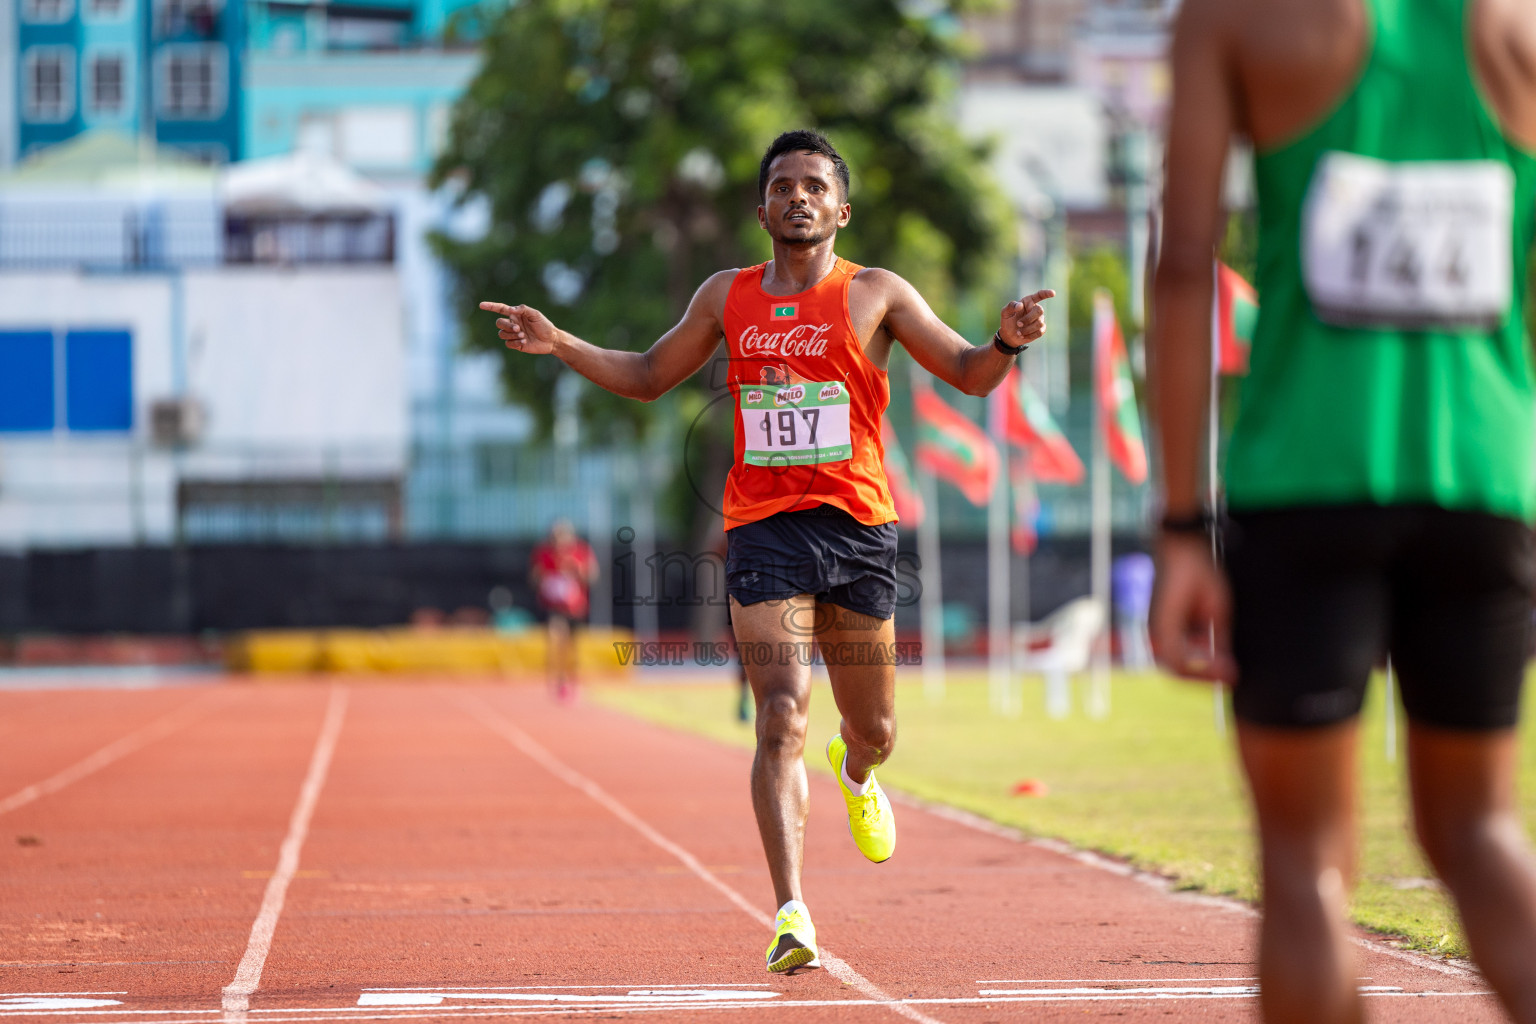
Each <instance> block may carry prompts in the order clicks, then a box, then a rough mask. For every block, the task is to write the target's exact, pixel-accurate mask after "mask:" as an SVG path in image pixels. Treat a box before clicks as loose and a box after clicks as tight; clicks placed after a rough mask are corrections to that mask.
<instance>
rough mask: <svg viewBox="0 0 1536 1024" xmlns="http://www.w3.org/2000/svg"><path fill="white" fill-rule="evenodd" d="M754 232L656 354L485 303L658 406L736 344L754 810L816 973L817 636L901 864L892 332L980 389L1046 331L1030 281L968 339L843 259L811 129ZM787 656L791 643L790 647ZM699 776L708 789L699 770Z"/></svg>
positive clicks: (879, 843) (835, 167) (735, 512)
mask: <svg viewBox="0 0 1536 1024" xmlns="http://www.w3.org/2000/svg"><path fill="white" fill-rule="evenodd" d="M758 191H759V195H760V196H761V201H762V205H761V206H759V207H758V210H757V217H758V223H759V224H760V225H761V226H762V228H763V230H765V231H767V232H768V234H769V236H770V237H771V238H772V239H773V259H772V260H770V261H769V262H767V263H765V264H762V265H761V266H756V267H751V268H748V269H746V270H723V271H720V272H719V273H717V274H715V275H714V276H712V277H711V278H710V279H709V280H708V281H706V282H705V283H704V285H703V287H701V288H700V289H699V290H698V292H697V293H695V294H694V297H693V301H692V302H691V303H690V304H689V306H688V312H687V313H686V314H685V315H684V316H683V319H682V322H681V323H679V324H678V325H677V326H676V327H674V328H672V330H670V331H668V332H667V333H666V334H665V335H664V336H663V337H662V338H661V340H660V341H658V342H656V344H654V345H652V346H651V348H650V349H649V350H648V351H646V352H615V351H610V350H608V349H602V348H598V347H596V346H594V345H590V344H588V343H587V342H585V341H582V340H581V339H579V338H575V337H573V336H572V335H570V334H568V333H567V332H565V331H562V330H560V329H559V328H558V327H556V326H555V325H554V324H552V323H550V321H549V320H548V318H546V317H545V316H544V314H542V313H540V312H539V311H538V310H536V309H532V308H530V307H528V306H507V305H503V304H502V303H499V302H482V303H481V304H480V308H481V309H484V310H489V311H491V312H494V313H499V314H500V315H501V317H502V318H501V319H499V320H497V321H496V326H497V327H498V328H499V330H500V334H501V337H502V339H503V340H504V341H505V342H506V343H507V346H508V347H509V348H513V349H516V350H518V351H519V352H526V353H528V354H530V355H545V354H553V355H555V356H556V357H557V358H558V359H560V360H562V361H563V362H564V363H565V364H566V365H567V366H570V367H571V368H572V369H574V370H576V371H577V372H578V373H580V374H581V375H582V376H584V377H586V378H587V379H588V380H591V381H593V382H594V383H596V384H598V385H600V386H601V387H604V388H607V389H608V390H609V391H612V392H614V393H615V394H618V395H624V396H627V397H630V398H638V399H640V400H642V401H651V400H653V399H656V398H659V397H660V396H662V395H664V394H666V393H667V391H669V390H671V389H672V388H673V387H675V386H676V385H677V384H678V383H680V382H681V381H682V380H683V379H684V378H686V377H688V376H690V375H692V374H693V373H694V372H696V371H697V370H698V369H699V368H701V367H702V366H703V365H704V364H705V363H706V362H708V361H709V359H710V357H711V356H712V355H714V353H715V350H716V349H717V348H718V347H719V345H720V340H721V338H722V337H723V338H724V339H725V342H726V345H727V349H728V351H729V353H730V370H729V375H728V383H729V387H730V393H731V398H732V399H733V405H734V407H735V410H736V414H737V415H736V442H735V455H736V462H735V465H734V466H732V468H731V472H730V476H729V477H728V478H727V481H726V485H725V505H724V511H725V525H726V530H727V533H726V538H727V554H726V570H725V572H726V590H727V592H728V594H729V597H730V608H731V622H732V628H733V629H734V630H735V633H736V642H737V648H738V650H739V651H740V652H741V654H742V655H743V664H744V666H745V668H746V670H747V677H748V681H749V682H750V683H751V685H752V692H753V695H754V697H755V698H756V701H757V757H756V759H755V760H754V761H753V764H752V803H753V806H754V808H755V809H756V811H757V825H758V831H759V832H760V833H761V835H762V840H763V849H764V852H765V853H766V854H767V857H768V870H769V874H770V875H771V876H772V877H773V888H774V892H775V894H776V898H777V900H778V902H779V904H780V908H779V914H778V921H777V928H776V933H775V935H774V939H773V942H772V944H771V945H769V947H768V952H767V964H768V970H770V971H775V972H779V971H792V970H794V969H796V968H799V967H815V966H818V961H817V956H816V930H815V928H814V927H813V926H812V924H811V917H810V911H809V910H807V908H806V906H805V904H804V903H803V902H802V901H801V890H800V866H801V861H802V859H803V855H804V847H805V818H806V804H807V799H808V793H807V785H806V777H805V765H804V762H803V761H802V759H801V754H802V752H803V750H804V748H805V732H806V713H807V706H808V703H809V700H810V695H811V668H810V658H809V657H802V654H805V655H808V654H809V653H810V651H811V645H812V643H813V642H814V643H815V644H817V645H819V647H820V651H821V653H822V657H823V658H824V659H825V661H826V664H827V674H828V676H829V677H830V678H831V682H832V695H833V699H835V700H836V701H837V707H838V710H839V711H841V712H842V716H843V721H842V728H841V729H840V730H839V732H838V735H836V736H833V737H832V740H831V742H830V743H829V744H828V745H827V756H828V760H830V761H831V763H832V768H833V771H835V772H836V773H837V776H838V781H839V785H840V786H841V787H842V790H843V798H844V801H845V803H846V804H847V807H848V827H849V830H850V831H851V832H852V833H853V838H854V842H855V843H856V844H857V845H858V847H859V849H860V850H861V851H862V852H863V853H864V855H865V856H866V857H868V858H869V859H870V860H872V861H876V862H879V861H883V860H885V859H886V858H888V857H890V855H891V853H892V852H893V851H894V849H895V845H896V823H895V819H894V818H893V817H892V814H891V806H890V802H889V801H888V800H887V799H886V797H885V794H884V793H883V792H881V790H880V787H879V785H878V784H877V783H876V782H875V779H874V775H873V769H874V767H875V766H876V765H878V764H880V763H881V762H883V761H884V760H885V759H886V758H887V757H888V756H890V752H891V748H892V746H893V745H894V743H895V738H896V710H895V681H896V673H895V631H894V629H893V628H892V616H893V615H894V613H895V607H896V528H895V522H896V510H895V507H894V505H893V504H892V501H891V491H890V487H889V486H888V485H887V483H886V479H885V471H884V469H883V468H882V463H883V460H884V447H883V445H882V444H881V441H880V416H881V413H883V412H884V411H885V407H886V405H887V404H888V403H889V401H890V388H889V385H888V383H887V381H886V365H887V364H888V363H889V362H890V356H891V349H892V348H893V347H894V346H895V345H896V343H897V342H898V341H899V342H900V343H901V344H902V345H904V346H905V347H906V349H907V351H908V352H910V353H911V354H912V356H913V358H915V359H916V360H917V361H918V362H919V363H920V364H922V365H923V366H924V367H925V368H926V369H927V370H928V371H929V372H931V373H933V374H934V375H935V376H937V377H939V378H940V379H942V380H944V381H946V382H948V383H949V384H952V385H954V386H955V387H957V388H959V389H960V390H961V391H964V392H965V393H966V394H970V395H985V394H987V393H989V392H990V391H991V390H992V389H993V388H995V387H997V385H998V384H999V383H1001V382H1002V380H1003V377H1004V376H1006V375H1007V373H1008V371H1009V370H1011V369H1012V368H1013V364H1014V359H1015V357H1016V356H1018V354H1019V353H1020V352H1022V351H1023V350H1024V346H1026V345H1028V344H1029V343H1030V342H1032V341H1034V340H1035V339H1036V338H1039V337H1040V336H1041V335H1042V334H1043V333H1045V311H1044V309H1043V308H1042V307H1041V305H1040V303H1041V301H1042V300H1044V299H1047V298H1050V297H1051V296H1052V295H1054V294H1055V293H1054V292H1051V291H1042V292H1037V293H1036V294H1034V295H1030V296H1028V297H1026V298H1023V299H1019V300H1016V301H1014V302H1010V303H1008V305H1006V306H1004V307H1003V310H1002V313H1001V316H1000V323H999V328H998V331H997V333H996V334H995V335H994V336H993V338H992V342H991V344H988V345H983V346H980V347H974V346H972V345H971V344H969V343H968V342H967V341H966V340H965V339H964V338H962V337H960V335H958V334H956V333H955V332H954V331H953V330H951V329H950V328H949V327H947V326H946V325H945V324H944V322H943V321H941V320H940V319H939V318H938V317H937V316H935V315H934V313H933V310H931V309H930V308H929V307H928V304H927V303H926V302H924V301H923V298H922V296H920V295H919V294H918V293H917V291H916V289H914V288H913V287H912V286H911V285H910V284H908V283H907V282H906V281H904V280H902V279H901V278H900V277H898V276H897V275H895V274H893V273H891V272H890V271H888V270H877V269H874V268H865V267H860V266H856V265H855V264H852V263H849V262H848V261H847V260H843V259H839V258H838V256H837V254H836V253H835V252H833V248H832V247H833V243H834V241H835V240H836V237H837V230H838V228H841V227H845V226H847V224H848V221H849V218H850V217H852V215H853V208H852V207H851V206H850V205H849V204H848V165H847V164H846V163H844V162H843V158H842V157H841V156H839V155H838V153H837V150H836V149H834V148H833V147H832V144H831V143H830V142H828V141H827V140H826V138H824V137H823V136H822V135H820V134H819V133H817V132H811V131H795V132H786V133H784V134H783V135H780V136H779V137H778V138H777V139H775V140H774V142H773V144H772V145H771V146H769V147H768V152H767V153H766V154H765V155H764V156H763V161H762V164H761V166H760V168H759V172H758ZM786 651H790V652H794V653H792V654H790V655H788V656H785V653H784V652H786ZM705 784H713V782H712V780H705Z"/></svg>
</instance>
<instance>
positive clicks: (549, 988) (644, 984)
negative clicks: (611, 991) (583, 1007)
mask: <svg viewBox="0 0 1536 1024" xmlns="http://www.w3.org/2000/svg"><path fill="white" fill-rule="evenodd" d="M770 987H772V986H770V985H769V984H768V982H766V981H743V982H740V983H739V984H733V983H731V982H725V981H701V982H699V983H698V984H697V985H656V984H652V983H651V982H649V981H637V982H635V983H634V984H633V985H454V986H453V987H451V988H444V987H443V986H442V985H414V986H411V987H409V988H365V989H363V990H362V991H364V992H528V991H533V992H564V991H567V990H572V991H574V990H587V989H602V988H622V989H626V990H632V989H664V988H676V989H687V990H690V991H691V990H693V989H700V988H728V989H738V988H770Z"/></svg>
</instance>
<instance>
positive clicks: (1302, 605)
mask: <svg viewBox="0 0 1536 1024" xmlns="http://www.w3.org/2000/svg"><path fill="white" fill-rule="evenodd" d="M1225 541H1226V565H1227V575H1228V578H1229V579H1230V580H1231V584H1232V598H1233V620H1232V646H1233V653H1234V655H1235V656H1236V659H1237V666H1238V682H1237V686H1236V687H1235V689H1234V690H1233V694H1232V704H1233V709H1234V711H1235V713H1236V715H1237V717H1238V718H1240V719H1242V720H1243V721H1246V722H1252V723H1254V724H1256V725H1268V726H1320V725H1328V724H1331V723H1334V722H1340V721H1343V720H1344V719H1347V718H1351V717H1353V716H1354V715H1356V714H1358V713H1359V711H1360V705H1361V702H1362V700H1363V699H1364V695H1365V686H1366V681H1367V679H1368V677H1369V676H1370V673H1371V669H1372V667H1373V666H1375V665H1379V664H1381V663H1382V662H1383V661H1384V660H1385V658H1386V656H1387V654H1388V653H1390V654H1391V658H1392V668H1393V670H1394V672H1395V673H1396V675H1397V678H1398V681H1399V684H1400V686H1401V689H1402V695H1403V706H1404V708H1406V709H1407V712H1408V717H1409V718H1410V719H1412V720H1413V721H1415V722H1419V723H1422V724H1424V725H1429V726H1438V727H1441V728H1447V729H1477V730H1481V729H1504V728H1509V727H1512V726H1513V725H1514V724H1515V722H1516V719H1517V718H1518V716H1519V706H1520V688H1521V682H1522V680H1523V679H1524V676H1525V662H1526V654H1527V650H1528V644H1529V638H1530V630H1531V595H1532V590H1533V582H1536V564H1533V559H1536V545H1533V542H1532V533H1531V529H1530V527H1528V526H1526V525H1524V524H1522V523H1520V522H1517V521H1515V520H1511V519H1504V518H1501V517H1498V516H1492V515H1485V514H1481V513H1472V512H1452V511H1448V510H1446V509H1442V508H1438V507H1434V506H1425V505H1409V506H1353V505H1352V506H1342V507H1328V508H1291V509H1276V510H1266V511H1251V512H1238V513H1233V514H1232V515H1231V516H1230V518H1229V520H1228V524H1227V528H1226V533H1225Z"/></svg>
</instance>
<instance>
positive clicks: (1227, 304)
mask: <svg viewBox="0 0 1536 1024" xmlns="http://www.w3.org/2000/svg"><path fill="white" fill-rule="evenodd" d="M1211 305H1212V309H1211V338H1212V343H1213V344H1214V345H1215V346H1216V359H1215V364H1216V372H1217V373H1219V374H1223V375H1227V376H1232V375H1236V376H1241V375H1243V374H1245V373H1247V372H1248V349H1249V348H1250V347H1251V346H1252V345H1253V331H1254V328H1255V327H1257V326H1258V323H1259V295H1258V292H1255V291H1254V290H1253V285H1251V284H1249V283H1248V282H1247V281H1244V280H1243V276H1242V275H1241V274H1239V273H1238V272H1237V271H1235V270H1233V269H1232V268H1231V267H1229V266H1227V265H1226V264H1225V263H1223V262H1221V261H1220V260H1217V261H1216V290H1215V295H1214V297H1213V299H1212V303H1211Z"/></svg>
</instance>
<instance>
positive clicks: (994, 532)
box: [987, 377, 1023, 716]
mask: <svg viewBox="0 0 1536 1024" xmlns="http://www.w3.org/2000/svg"><path fill="white" fill-rule="evenodd" d="M1014 379H1015V378H1013V377H1009V378H1007V380H1005V381H1004V384H1003V386H1002V387H1001V388H998V389H997V390H995V391H993V392H992V394H991V395H990V396H989V397H988V398H987V433H988V434H989V435H990V436H991V438H992V441H993V443H994V444H996V445H997V449H998V451H999V452H1002V453H1004V456H1005V458H1006V453H1007V451H1008V448H1007V440H1006V438H1005V437H1004V428H1003V422H1004V421H1003V417H1004V415H1005V414H1006V411H1007V406H1006V405H1005V404H1004V403H1005V402H1006V401H1007V391H1006V389H1007V388H1008V387H1009V386H1010V385H1011V384H1012V383H1013V381H1014ZM1007 469H1008V467H1007V465H1006V464H1005V465H1004V466H1003V467H1002V470H1001V471H1000V472H999V474H998V477H999V478H998V480H997V481H996V482H994V483H993V485H992V497H991V499H990V500H989V501H988V502H987V696H988V698H989V703H990V704H991V706H992V710H993V711H997V712H1001V713H1002V714H1005V715H1009V716H1013V715H1017V714H1019V713H1020V712H1021V711H1022V710H1023V708H1022V707H1016V706H1015V702H1014V700H1013V695H1012V693H1011V692H1010V689H1011V688H1010V686H1009V672H1010V667H1011V666H1010V665H1009V661H1010V654H1011V647H1012V637H1011V635H1010V634H1011V628H1010V627H1011V619H1012V609H1011V608H1010V607H1009V596H1010V595H1009V582H1010V581H1009V578H1008V570H1009V565H1008V562H1009V556H1008V480H1007Z"/></svg>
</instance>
